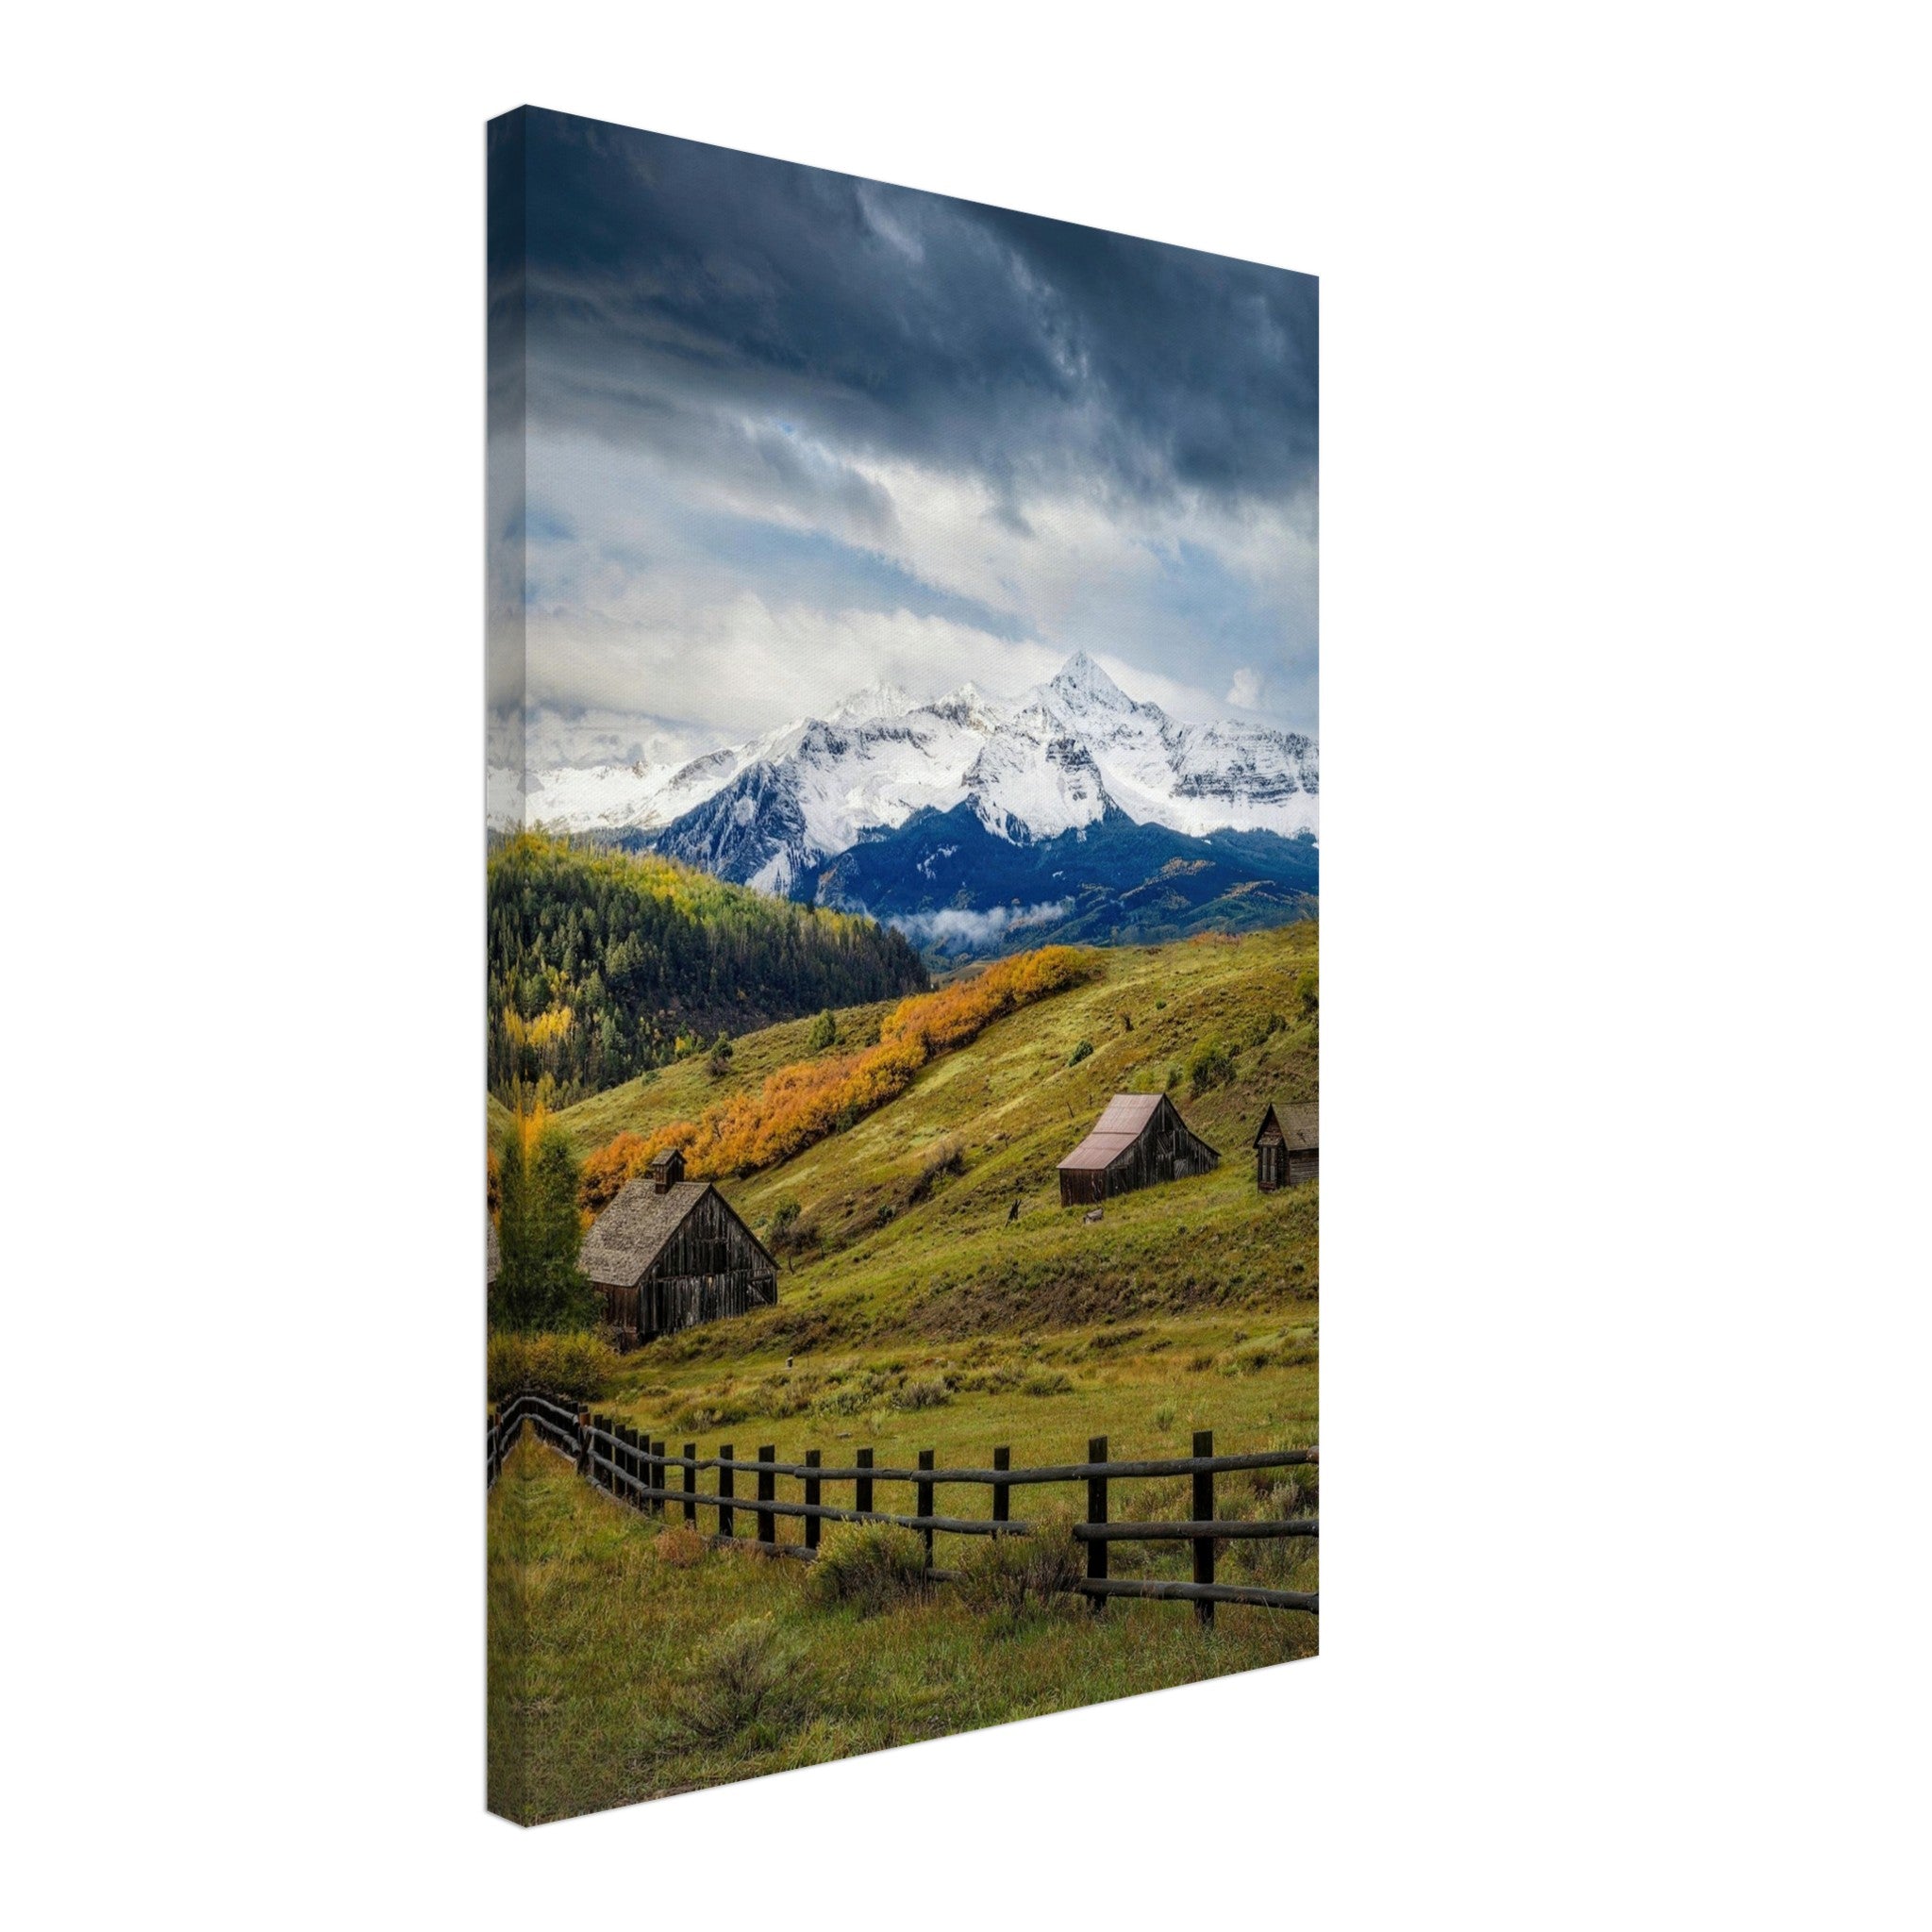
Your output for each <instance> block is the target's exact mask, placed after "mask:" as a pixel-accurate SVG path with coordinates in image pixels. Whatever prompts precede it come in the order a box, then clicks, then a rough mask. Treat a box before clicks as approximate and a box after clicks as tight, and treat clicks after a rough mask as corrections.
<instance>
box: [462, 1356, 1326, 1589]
mask: <svg viewBox="0 0 1932 1932" xmlns="http://www.w3.org/2000/svg"><path fill="white" fill-rule="evenodd" d="M525 1428H528V1429H531V1430H532V1431H534V1432H535V1434H536V1435H537V1437H538V1439H539V1440H540V1441H543V1442H545V1443H547V1444H548V1445H549V1446H550V1447H551V1448H553V1449H556V1450H558V1452H559V1453H560V1454H562V1455H564V1456H567V1457H570V1458H571V1460H572V1461H573V1462H574V1463H575V1466H576V1470H577V1473H578V1474H580V1475H582V1476H584V1477H585V1478H586V1479H587V1480H589V1481H590V1482H592V1483H594V1484H595V1485H596V1486H597V1487H598V1488H599V1489H601V1490H603V1491H606V1492H607V1493H608V1494H609V1495H610V1496H612V1497H614V1498H615V1499H616V1500H617V1501H618V1502H621V1503H624V1504H626V1505H627V1506H628V1507H631V1508H633V1509H637V1510H639V1511H640V1512H641V1513H642V1514H644V1515H646V1516H654V1517H660V1518H661V1517H665V1516H667V1515H672V1514H676V1515H678V1516H681V1518H682V1520H683V1522H684V1523H686V1524H689V1525H690V1526H691V1527H692V1528H696V1527H697V1525H698V1515H699V1511H700V1510H704V1509H708V1510H710V1511H712V1512H713V1514H714V1516H715V1520H716V1523H717V1530H716V1533H715V1534H714V1535H712V1536H711V1537H709V1538H708V1541H710V1542H712V1543H714V1544H720V1545H724V1544H729V1545H730V1546H732V1547H734V1548H737V1549H747V1550H755V1551H758V1552H760V1553H762V1554H764V1555H767V1556H775V1557H792V1558H795V1559H799V1560H803V1561H806V1562H810V1561H813V1560H814V1559H815V1558H816V1557H817V1556H818V1554H819V1536H820V1529H821V1526H822V1525H823V1524H826V1523H886V1524H896V1525H898V1526H899V1527H901V1528H904V1529H909V1530H915V1531H917V1532H918V1533H919V1534H920V1535H921V1536H922V1537H923V1538H924V1541H925V1567H926V1572H927V1574H928V1575H930V1576H931V1577H932V1578H933V1580H934V1581H935V1582H941V1583H949V1582H955V1581H957V1580H958V1572H956V1571H952V1570H947V1569H942V1568H940V1567H939V1566H937V1565H936V1564H935V1563H934V1561H933V1539H934V1538H935V1536H1026V1535H1030V1534H1032V1533H1033V1531H1034V1530H1035V1529H1036V1528H1037V1527H1038V1525H1037V1524H1031V1523H1025V1522H1019V1521H1015V1520H1013V1519H1012V1517H1011V1516H1010V1514H1009V1512H1008V1503H1009V1497H1010V1493H1011V1491H1013V1490H1014V1489H1015V1488H1018V1487H1021V1486H1024V1485H1027V1484H1045V1483H1069V1484H1072V1483H1078V1484H1083V1485H1084V1486H1085V1488H1086V1504H1087V1514H1086V1520H1085V1521H1084V1522H1080V1523H1076V1524H1073V1525H1072V1528H1073V1534H1074V1540H1075V1541H1078V1542H1080V1543H1082V1544H1084V1545H1085V1547H1086V1551H1087V1574H1086V1575H1085V1576H1084V1577H1083V1578H1081V1579H1080V1580H1079V1581H1078V1582H1077V1583H1076V1584H1074V1589H1075V1590H1076V1591H1079V1592H1080V1593H1081V1594H1083V1595H1085V1596H1087V1597H1089V1598H1090V1599H1091V1601H1092V1606H1093V1607H1094V1609H1095V1610H1099V1609H1100V1608H1102V1607H1104V1606H1105V1604H1106V1602H1107V1600H1108V1598H1109V1597H1141V1598H1150V1599H1153V1600H1155V1601H1157V1602H1178V1603H1191V1604H1192V1605H1193V1607H1194V1614H1195V1616H1196V1617H1197V1618H1199V1620H1200V1621H1201V1623H1202V1624H1212V1623H1213V1621H1214V1606H1215V1605H1216V1604H1251V1605H1257V1606H1259V1607H1263V1608H1267V1609H1281V1610H1307V1611H1309V1612H1310V1613H1317V1614H1318V1613H1319V1610H1320V1597H1319V1592H1317V1591H1293V1590H1267V1589H1263V1588H1261V1587H1260V1586H1259V1585H1254V1584H1246V1583H1217V1582H1216V1581H1215V1577H1214V1570H1215V1557H1216V1551H1217V1546H1218V1545H1219V1544H1221V1543H1224V1542H1230V1541H1256V1540H1270V1541H1274V1540H1280V1539H1286V1538H1291V1537H1307V1538H1318V1537H1319V1536H1320V1534H1321V1528H1320V1523H1319V1520H1318V1519H1317V1518H1315V1517H1312V1516H1307V1517H1282V1518H1266V1519H1260V1520H1253V1521H1251V1520H1248V1519H1246V1518H1241V1517H1222V1516H1217V1515H1216V1514H1215V1513H1214V1509H1215V1504H1214V1479H1215V1477H1216V1476H1217V1475H1221V1474H1234V1473H1237V1472H1241V1471H1247V1470H1262V1469H1291V1468H1296V1467H1301V1466H1306V1465H1308V1464H1314V1463H1319V1462H1320V1460H1321V1452H1320V1450H1319V1449H1314V1448H1307V1449H1271V1450H1264V1451H1259V1452H1253V1453H1248V1454H1243V1455H1240V1456H1217V1455H1215V1453H1214V1432H1213V1431H1212V1430H1211V1429H1201V1430H1197V1431H1196V1432H1195V1436H1194V1453H1193V1454H1192V1455H1191V1456H1170V1457H1153V1458H1141V1459H1140V1460H1135V1461H1112V1460H1109V1458H1108V1453H1107V1438H1106V1437H1105V1436H1095V1437H1093V1438H1092V1439H1091V1441H1089V1442H1088V1444H1087V1460H1086V1461H1085V1462H1065V1463H1052V1464H1046V1465H1043V1466H1040V1467H1036V1468H1032V1469H1014V1468H1013V1467H1012V1466H1011V1454H1010V1452H1009V1451H1008V1450H1007V1449H1004V1448H1002V1449H995V1450H994V1451H993V1466H992V1467H991V1469H940V1468H937V1467H935V1465H934V1452H933V1451H932V1450H930V1449H923V1450H921V1451H920V1453H919V1462H918V1465H917V1467H915V1468H911V1469H907V1468H900V1467H892V1466H881V1465H877V1464H875V1463H874V1461H873V1459H872V1451H871V1450H869V1449H860V1450H858V1451H856V1452H855V1457H854V1460H853V1462H852V1463H851V1464H849V1465H846V1466H827V1465H826V1464H825V1463H824V1461H823V1460H822V1459H821V1454H820V1452H819V1451H818V1450H816V1449H811V1450H808V1451H807V1452H806V1457H805V1460H804V1461H803V1462H786V1461H780V1460H779V1458H778V1452H777V1449H776V1447H775V1446H774V1445H772V1444H769V1443H768V1444H765V1445H764V1446H762V1447H760V1448H759V1450H758V1454H757V1455H756V1456H755V1457H740V1456H738V1455H737V1454H736V1453H735V1452H734V1449H733V1445H732V1444H730V1443H728V1442H724V1443H721V1444H720V1445H719V1448H718V1453H717V1454H716V1455H715V1456H700V1455H699V1454H698V1445H697V1444H696V1443H695V1442H687V1443H685V1444H684V1448H683V1453H682V1454H681V1455H675V1454H673V1453H672V1452H671V1449H670V1445H669V1444H668V1443H667V1442H666V1441H663V1440H661V1439H654V1438H652V1437H651V1436H649V1435H647V1434H641V1433H640V1432H639V1431H638V1430H636V1429H634V1428H632V1427H630V1426H629V1425H628V1424H625V1423H620V1422H618V1421H616V1420H615V1419H614V1418H612V1417H609V1416H605V1415H593V1414H591V1412H590V1410H589V1409H587V1408H584V1407H580V1406H579V1405H577V1404H575V1403H572V1402H570V1401H567V1400H565V1399H563V1398H560V1397H558V1396H555V1395H550V1394H546V1393H544V1392H542V1391H536V1390H525V1391H522V1392H521V1393H519V1394H516V1395H513V1396H511V1397H510V1398H508V1400H507V1401H506V1402H505V1403H503V1404H502V1405H501V1406H500V1407H498V1408H496V1409H493V1410H492V1411H491V1416H490V1422H489V1432H488V1456H489V1480H490V1481H491V1483H492V1484H493V1483H494V1482H495V1480H496V1478H497V1476H498V1475H499V1474H501V1472H502V1469H503V1464H504V1459H505V1457H507V1456H508V1454H509V1451H510V1449H511V1448H512V1447H513V1446H514V1445H515V1443H516V1441H517V1438H518V1437H519V1436H520V1435H521V1434H522V1433H523V1431H524V1430H525ZM706 1470H709V1471H712V1472H714V1473H715V1474H716V1477H717V1487H716V1488H715V1489H714V1490H712V1491H702V1490H700V1489H699V1488H698V1476H699V1474H700V1473H702V1472H703V1471H706ZM674 1471H675V1472H676V1474H677V1476H678V1478H679V1479H678V1481H677V1482H676V1483H675V1484H674V1483H673V1481H672V1474H673V1472H674ZM741 1475H749V1476H751V1477H752V1478H754V1479H755V1481H756V1484H757V1489H756V1491H755V1493H754V1494H752V1495H749V1496H747V1495H744V1494H742V1493H741V1492H740V1491H739V1488H738V1479H739V1477H740V1476H741ZM781 1476H783V1477H786V1478H788V1479H789V1480H791V1481H795V1482H797V1483H799V1484H800V1485H802V1487H803V1491H804V1494H803V1498H802V1500H800V1501H797V1502H792V1501H790V1500H781V1499H780V1498H779V1496H778V1492H777V1485H778V1479H779V1477H781ZM1163 1476H1188V1477H1190V1478H1191V1511H1190V1514H1189V1515H1187V1516H1185V1517H1179V1518H1161V1519H1154V1520H1149V1521H1125V1522H1115V1521H1113V1520H1112V1519H1111V1516H1110V1513H1109V1509H1110V1502H1111V1496H1110V1486H1111V1485H1112V1484H1114V1483H1116V1482H1135V1481H1144V1480H1149V1479H1155V1478H1159V1477H1163ZM827 1483H849V1484H851V1485H852V1491H853V1497H852V1507H850V1508H844V1507H840V1506H839V1505H837V1504H834V1503H827V1502H824V1500H823V1495H824V1485H825V1484H827ZM879 1483H906V1484H909V1485H910V1486H911V1488H912V1491H913V1498H914V1502H915V1506H916V1507H915V1508H914V1509H913V1511H912V1512H911V1513H909V1514H906V1513H901V1512H898V1511H894V1510H890V1509H879V1508H875V1507H874V1485H876V1484H879ZM941 1485H953V1486H965V1487H968V1488H982V1489H988V1490H991V1492H992V1493H991V1509H992V1513H991V1516H990V1517H982V1516H948V1515H942V1514H941V1513H940V1511H939V1508H938V1505H937V1500H936V1498H937V1491H939V1489H940V1487H941ZM741 1513H744V1514H749V1515H751V1516H752V1517H753V1518H754V1519H755V1521H756V1534H754V1535H752V1536H748V1537H747V1536H741V1535H740V1534H739V1533H738V1527H737V1519H738V1517H739V1515H740V1514H741ZM781 1517H785V1518H790V1519H791V1520H794V1521H797V1522H800V1523H802V1524H804V1541H802V1542H796V1543H794V1542H781V1541H779V1538H778V1520H779V1519H780V1518H781ZM1117 1542H1141V1543H1163V1542H1178V1543H1185V1544H1187V1545H1188V1546H1189V1548H1190V1549H1191V1552H1192V1561H1193V1578H1192V1580H1191V1582H1182V1581H1178V1580H1170V1579H1168V1578H1165V1577H1147V1576H1113V1575H1110V1574H1108V1553H1109V1551H1110V1549H1111V1547H1112V1545H1113V1544H1115V1543H1117Z"/></svg>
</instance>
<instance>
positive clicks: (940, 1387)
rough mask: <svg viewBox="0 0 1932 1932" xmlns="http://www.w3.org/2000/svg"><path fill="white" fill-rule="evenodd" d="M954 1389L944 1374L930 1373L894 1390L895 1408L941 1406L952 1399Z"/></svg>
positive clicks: (893, 1402) (893, 1403)
mask: <svg viewBox="0 0 1932 1932" xmlns="http://www.w3.org/2000/svg"><path fill="white" fill-rule="evenodd" d="M952 1399H953V1391H951V1390H950V1389H949V1388H947V1387H946V1381H945V1377H944V1376H943V1375H928V1376H926V1377H925V1378H924V1379H923V1380H921V1381H918V1382H906V1383H902V1384H901V1385H900V1386H899V1387H898V1388H897V1389H895V1390H893V1391H892V1407H894V1408H939V1407H941V1406H942V1405H944V1404H945V1403H948V1402H950V1401H952Z"/></svg>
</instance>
